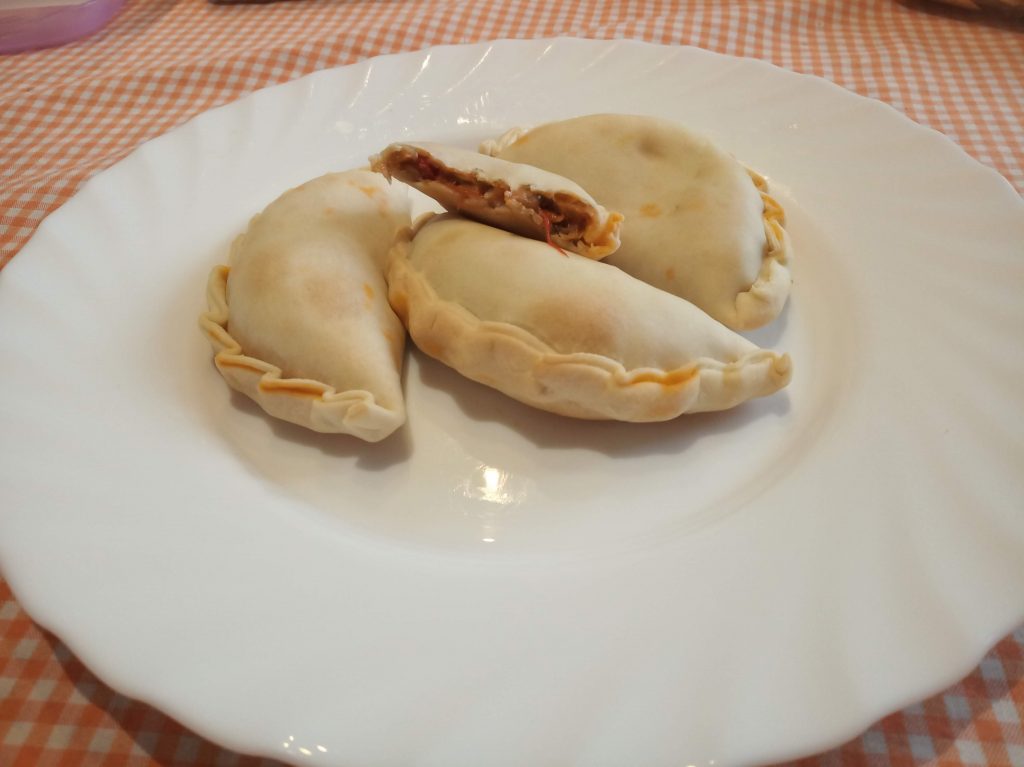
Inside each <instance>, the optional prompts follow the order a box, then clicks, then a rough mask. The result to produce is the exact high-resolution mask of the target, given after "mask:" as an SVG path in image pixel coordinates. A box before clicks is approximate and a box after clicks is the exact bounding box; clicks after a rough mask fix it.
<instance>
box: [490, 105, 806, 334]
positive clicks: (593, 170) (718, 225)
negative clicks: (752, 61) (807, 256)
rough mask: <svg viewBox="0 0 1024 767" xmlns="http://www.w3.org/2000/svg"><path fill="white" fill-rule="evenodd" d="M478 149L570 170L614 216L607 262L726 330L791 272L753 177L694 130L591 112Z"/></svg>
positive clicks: (753, 317)
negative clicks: (617, 241) (614, 247)
mask: <svg viewBox="0 0 1024 767" xmlns="http://www.w3.org/2000/svg"><path fill="white" fill-rule="evenodd" d="M481 151H483V152H486V153H488V154H493V155H494V156H496V157H500V158H502V159H506V160H511V161H513V162H519V163H529V164H530V165H536V166H538V167H541V168H544V169H545V170H549V171H552V172H553V173H558V174H561V175H564V176H566V177H568V178H571V179H572V180H573V181H576V182H577V183H579V184H581V185H582V186H583V187H584V188H585V189H587V190H588V191H589V192H590V193H591V194H593V195H594V196H595V197H596V198H597V199H599V200H601V202H602V203H603V204H605V205H608V206H610V207H613V208H615V209H616V210H618V211H619V212H621V213H622V214H623V215H624V216H625V219H626V220H625V223H624V224H623V226H622V234H621V238H622V246H621V247H620V248H619V249H618V251H616V252H615V253H614V254H613V255H611V256H609V257H608V259H607V263H610V264H613V265H615V266H617V267H619V268H620V269H623V270H624V271H626V272H628V273H629V274H631V275H633V276H634V277H637V278H638V279H641V280H643V281H644V282H647V283H649V284H651V285H654V286H655V287H658V288H661V289H662V290H667V291H668V292H670V293H674V294H675V295H677V296H680V297H681V298H685V299H686V300H687V301H691V302H692V303H694V304H696V305H697V306H699V307H700V308H701V309H703V310H704V311H706V312H707V313H708V314H710V315H711V316H712V317H714V318H715V319H717V320H719V321H720V322H722V323H724V324H725V325H728V326H729V327H730V328H733V329H734V330H747V329H752V328H757V327H760V326H762V325H765V324H767V323H768V322H770V321H771V320H773V319H774V318H775V317H776V316H777V315H778V314H779V312H780V311H781V310H782V307H783V306H784V305H785V303H786V299H787V297H788V295H789V289H790V284H791V277H790V272H789V268H788V264H789V261H790V258H791V253H790V246H789V239H788V237H787V235H786V231H785V229H784V228H783V223H784V215H783V211H782V208H781V206H780V205H779V204H778V203H777V202H776V201H775V200H773V199H772V198H771V197H770V196H769V195H768V187H767V184H766V182H765V180H764V179H763V178H762V177H761V176H759V175H757V174H756V173H753V172H752V171H749V170H748V169H747V168H745V167H744V166H743V165H741V164H740V163H739V162H737V161H736V160H735V159H734V158H733V157H732V156H731V155H729V154H727V153H726V152H724V151H722V150H721V149H719V148H717V147H716V146H715V145H714V144H712V143H711V142H710V141H708V140H707V139H705V138H702V137H700V136H697V135H695V134H693V133H691V132H689V131H687V130H685V129H684V128H682V127H681V126H679V125H676V124H675V123H672V122H669V121H666V120H661V119H657V118H654V117H645V116H636V115H618V114H602V115H588V116H584V117H576V118H573V119H570V120H564V121H561V122H553V123H547V124H545V125H540V126H538V127H535V128H532V129H529V130H523V129H514V130H512V131H509V132H508V133H506V134H505V135H504V136H502V137H501V138H499V139H498V140H496V141H487V142H484V144H483V145H482V146H481Z"/></svg>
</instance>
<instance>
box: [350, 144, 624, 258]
mask: <svg viewBox="0 0 1024 767" xmlns="http://www.w3.org/2000/svg"><path fill="white" fill-rule="evenodd" d="M370 163H371V167H372V168H373V169H374V170H376V171H379V172H380V173H383V174H384V175H385V176H387V177H388V178H391V177H394V178H397V179H398V180H399V181H404V182H405V183H406V184H409V185H410V186H413V187H415V188H416V189H418V190H419V191H421V192H423V193H424V194H427V195H429V196H431V197H433V198H434V199H435V200H437V201H438V202H439V203H441V205H443V206H444V207H445V209H447V210H449V211H452V212H453V213H461V214H462V215H464V216H468V217H469V218H472V219H475V220H477V221H482V222H483V223H485V224H490V225H491V226H497V227H500V228H502V229H507V230H508V231H510V232H515V233H517V234H521V235H523V236H524V237H532V238H534V239H536V240H546V241H547V242H549V243H551V244H553V245H556V246H558V247H560V248H565V249H566V250H571V251H572V252H573V253H579V254H580V255H582V256H586V257H587V258H596V259H601V258H604V257H605V256H607V255H608V254H610V253H614V252H615V251H616V249H618V247H619V226H620V224H621V223H622V216H621V215H619V214H618V213H615V212H609V211H607V210H605V209H604V208H603V207H601V206H600V205H599V204H598V203H597V202H596V201H595V200H594V198H593V197H591V196H590V195H589V194H587V193H586V191H584V190H583V189H581V188H580V186H579V184H576V183H575V182H573V181H570V180H569V179H567V178H562V177H561V176H556V175H555V174H554V173H549V172H548V171H545V170H541V169H540V168H534V167H532V166H530V165H523V164H521V163H513V162H507V161H505V160H499V159H496V158H494V157H488V156H487V155H482V154H480V153H478V152H471V151H469V150H468V149H457V148H455V147H448V146H442V145H440V144H392V145H391V146H389V147H387V148H386V149H384V151H383V152H381V153H380V154H378V155H374V156H373V157H371V158H370Z"/></svg>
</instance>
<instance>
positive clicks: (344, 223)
mask: <svg viewBox="0 0 1024 767" xmlns="http://www.w3.org/2000/svg"><path fill="white" fill-rule="evenodd" d="M406 197H407V194H406V191H405V190H404V189H402V188H400V187H399V186H397V185H395V186H392V185H390V184H388V183H387V182H386V181H385V180H384V179H383V178H382V177H381V176H380V175H378V174H376V173H371V172H369V171H348V172H345V173H334V174H328V175H326V176H322V177H320V178H317V179H314V180H312V181H309V182H308V183H305V184H303V185H302V186H300V187H297V188H295V189H292V190H291V191H289V192H286V193H285V194H283V195H282V196H281V197H279V198H278V199H277V200H275V201H274V202H272V203H271V204H270V205H269V206H268V207H267V208H266V210H264V211H263V212H262V213H260V214H259V215H258V216H256V217H255V218H254V219H253V220H252V222H251V223H250V224H249V228H248V230H247V231H246V232H245V234H243V235H241V236H240V237H238V238H237V239H236V240H235V242H234V244H233V245H232V248H231V257H230V266H218V267H216V268H215V269H214V270H213V272H212V273H211V275H210V279H209V284H208V289H207V301H208V305H209V311H207V312H206V313H205V314H203V315H202V317H201V318H200V326H201V328H202V330H203V332H204V333H205V334H206V336H207V337H208V338H209V340H210V343H211V344H212V346H213V349H214V352H215V356H214V362H215V364H216V366H217V369H218V370H219V371H220V373H221V375H222V376H223V377H224V379H225V380H226V381H227V382H228V384H229V385H231V386H232V387H233V388H235V389H237V390H238V391H240V392H243V393H245V394H247V395H248V396H250V397H252V398H253V399H254V400H255V401H256V402H258V403H259V405H260V407H262V408H263V409H264V410H265V411H267V412H268V413H270V414H271V415H273V416H276V417H277V418H282V419H284V420H286V421H291V422H292V423H296V424H299V425H300V426H306V427H308V428H310V429H313V430H315V431H320V432H340V433H345V434H353V435H355V436H357V437H360V438H361V439H364V440H367V441H369V442H376V441H378V440H381V439H383V438H384V437H386V436H388V435H389V434H391V433H392V432H393V431H394V430H395V429H397V428H398V427H399V426H401V425H402V423H404V421H405V404H404V401H403V397H402V388H401V381H400V376H401V368H402V355H403V350H404V345H405V330H404V328H403V327H402V324H401V322H399V320H398V318H397V317H396V316H395V314H394V312H392V310H391V307H390V306H389V305H388V302H387V285H386V283H385V281H384V274H383V267H384V259H385V257H386V255H387V251H388V248H389V247H390V245H391V243H392V241H393V239H394V234H395V232H396V230H397V229H398V228H400V227H402V226H407V225H408V223H409V208H408V201H407V199H406Z"/></svg>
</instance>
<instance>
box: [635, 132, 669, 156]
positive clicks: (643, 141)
mask: <svg viewBox="0 0 1024 767" xmlns="http://www.w3.org/2000/svg"><path fill="white" fill-rule="evenodd" d="M637 149H639V150H640V154H643V155H647V156H648V157H664V156H665V147H664V146H663V145H662V143H661V142H660V141H659V140H658V138H657V137H656V136H654V135H651V134H643V135H641V136H640V137H639V143H638V144H637Z"/></svg>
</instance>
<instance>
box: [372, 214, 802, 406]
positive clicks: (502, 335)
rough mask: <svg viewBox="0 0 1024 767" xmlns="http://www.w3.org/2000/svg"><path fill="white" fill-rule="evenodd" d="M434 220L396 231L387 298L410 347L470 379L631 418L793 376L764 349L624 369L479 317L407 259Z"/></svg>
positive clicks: (528, 399)
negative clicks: (724, 358) (665, 366)
mask: <svg viewBox="0 0 1024 767" xmlns="http://www.w3.org/2000/svg"><path fill="white" fill-rule="evenodd" d="M431 218H433V214H426V215H424V216H422V217H421V218H420V219H419V220H418V221H417V222H416V223H415V224H414V225H413V227H411V228H405V229H403V230H401V231H400V232H399V234H398V236H397V237H396V241H395V244H394V245H393V246H392V249H391V253H390V257H389V267H388V285H389V289H388V297H389V300H390V301H391V306H392V308H393V309H394V310H395V313H396V314H398V316H399V317H400V318H401V319H402V322H403V323H404V324H405V326H406V328H407V329H408V330H409V334H410V335H411V337H412V339H413V341H414V342H415V343H416V345H417V346H418V347H419V348H420V349H421V350H422V351H423V352H424V353H426V354H428V355H430V356H431V357H434V358H435V359H438V360H440V361H441V362H444V363H445V364H446V365H448V366H449V367H452V368H454V369H455V370H457V371H458V372H459V373H461V374H462V375H464V376H466V377H467V378H470V379H472V380H474V381H477V382H479V383H482V384H485V385H487V386H490V387H492V388H495V389H497V390H499V391H501V392H503V393H504V394H506V395H508V396H510V397H512V398H513V399H516V400H518V401H520V402H523V403H525V404H527V405H531V406H533V407H536V408H539V409H541V410H546V411H549V412H552V413H558V414H560V415H565V416H571V417H574V418H584V419H591V420H618V421H632V422H650V421H667V420H671V419H673V418H676V417H677V416H679V415H682V414H684V413H698V412H706V411H712V410H725V409H727V408H731V407H734V406H735V405H738V404H740V403H741V402H744V401H745V400H747V399H751V398H753V397H761V396H766V395H769V394H772V393H774V392H776V391H778V390H779V389H781V388H782V387H783V386H785V385H786V384H787V383H789V380H790V378H791V375H792V364H791V361H790V358H789V355H788V354H782V355H779V354H776V353H775V352H772V351H769V350H762V349H758V350H756V351H753V352H751V353H749V354H747V355H745V356H743V357H741V358H740V359H739V360H737V361H735V362H731V363H723V362H720V361H718V360H713V359H709V358H702V359H698V360H695V361H694V362H693V363H691V364H689V365H687V366H685V367H682V368H678V369H676V370H671V371H664V370H660V369H656V368H637V369H632V370H627V369H626V368H625V367H624V366H623V365H622V364H621V363H619V362H618V361H616V360H613V359H611V358H609V357H605V356H603V355H600V354H590V353H584V352H575V353H569V354H565V353H560V352H557V351H556V350H554V349H552V348H551V347H550V346H548V345H547V344H546V343H545V342H544V341H542V340H540V339H539V338H537V337H536V336H535V335H533V334H532V333H529V332H528V331H526V330H524V329H523V328H520V327H518V326H515V325H512V324H509V323H504V322H493V321H488V320H481V319H480V318H478V317H476V316H475V315H473V314H471V313H470V312H469V311H468V310H466V309H465V308H463V307H462V306H459V305H458V304H456V303H454V302H451V301H445V300H443V299H441V298H439V297H438V295H437V293H436V292H435V291H434V289H433V287H432V286H431V285H430V284H429V283H428V282H427V280H426V279H425V278H424V277H423V276H422V275H421V274H420V273H419V272H417V271H416V269H415V268H414V267H413V266H412V264H411V263H410V262H409V260H408V253H409V249H410V248H411V247H412V239H413V238H414V237H415V234H416V232H418V231H419V229H420V228H422V227H423V226H424V225H425V224H426V223H427V222H428V221H429V220H430V219H431ZM680 300H682V299H680Z"/></svg>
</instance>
